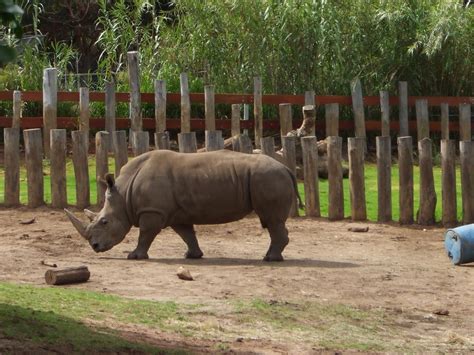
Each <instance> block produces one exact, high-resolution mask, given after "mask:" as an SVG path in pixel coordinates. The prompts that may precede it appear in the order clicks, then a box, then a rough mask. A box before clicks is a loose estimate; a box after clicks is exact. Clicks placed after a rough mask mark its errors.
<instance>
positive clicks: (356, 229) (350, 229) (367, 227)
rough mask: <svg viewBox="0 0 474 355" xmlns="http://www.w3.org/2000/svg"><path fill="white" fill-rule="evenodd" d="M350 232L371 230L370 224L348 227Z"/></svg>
mask: <svg viewBox="0 0 474 355" xmlns="http://www.w3.org/2000/svg"><path fill="white" fill-rule="evenodd" d="M347 230H348V231H349V232H356V233H365V232H368V231H369V226H365V227H349V228H347Z"/></svg>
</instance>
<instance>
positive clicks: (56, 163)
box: [50, 129, 67, 208]
mask: <svg viewBox="0 0 474 355" xmlns="http://www.w3.org/2000/svg"><path fill="white" fill-rule="evenodd" d="M50 181H51V206H52V207H53V208H64V207H67V185H66V130H65V129H52V130H51V180H50Z"/></svg>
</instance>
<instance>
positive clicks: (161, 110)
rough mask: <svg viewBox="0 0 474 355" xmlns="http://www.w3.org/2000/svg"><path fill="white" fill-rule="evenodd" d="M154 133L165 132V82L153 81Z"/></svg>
mask: <svg viewBox="0 0 474 355" xmlns="http://www.w3.org/2000/svg"><path fill="white" fill-rule="evenodd" d="M155 126H156V129H155V132H156V133H162V132H165V131H166V81H165V80H155Z"/></svg>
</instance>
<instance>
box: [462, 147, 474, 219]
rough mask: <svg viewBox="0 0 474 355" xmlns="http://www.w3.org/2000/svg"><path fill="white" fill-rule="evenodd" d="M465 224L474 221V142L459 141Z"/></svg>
mask: <svg viewBox="0 0 474 355" xmlns="http://www.w3.org/2000/svg"><path fill="white" fill-rule="evenodd" d="M459 150H460V161H461V189H462V214H463V219H462V221H463V224H470V223H474V144H473V142H472V141H461V142H459Z"/></svg>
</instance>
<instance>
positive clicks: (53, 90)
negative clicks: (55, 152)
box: [43, 68, 58, 158]
mask: <svg viewBox="0 0 474 355" xmlns="http://www.w3.org/2000/svg"><path fill="white" fill-rule="evenodd" d="M57 113H58V71H57V69H56V68H47V69H44V71H43V146H44V154H45V156H46V157H47V158H49V148H50V143H49V138H50V133H49V132H50V131H51V130H52V129H54V128H56V127H57V124H58V123H57V121H58V117H57Z"/></svg>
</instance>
